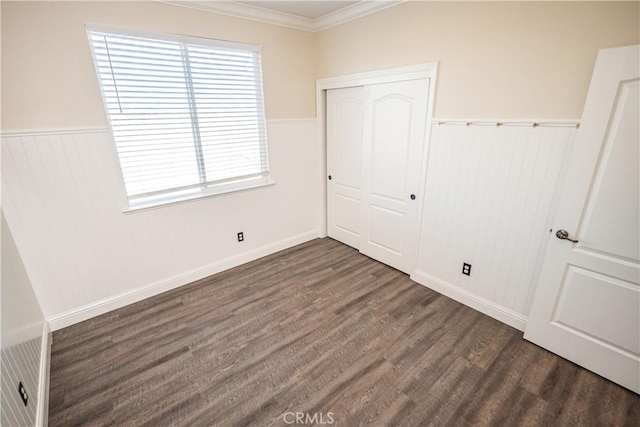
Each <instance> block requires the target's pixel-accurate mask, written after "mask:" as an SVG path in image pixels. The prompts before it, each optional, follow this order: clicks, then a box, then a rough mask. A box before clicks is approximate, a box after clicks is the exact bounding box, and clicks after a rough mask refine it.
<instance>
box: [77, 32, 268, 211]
mask: <svg viewBox="0 0 640 427" xmlns="http://www.w3.org/2000/svg"><path fill="white" fill-rule="evenodd" d="M88 33H89V40H90V44H91V48H92V51H93V57H94V62H95V65H96V72H97V75H98V80H99V82H100V86H101V89H102V95H103V98H104V103H105V109H106V112H107V115H108V118H109V122H110V125H111V129H112V132H113V136H114V139H115V144H116V147H117V151H118V156H119V158H120V166H121V168H122V175H123V178H124V182H125V186H126V193H127V197H128V199H129V200H130V202H131V201H136V200H144V199H149V198H154V197H156V198H157V197H158V196H161V197H166V196H167V195H171V194H177V195H184V194H193V193H194V192H201V191H205V192H206V191H210V190H212V189H214V190H215V188H219V187H220V186H224V185H226V184H231V185H235V187H234V188H242V184H243V183H247V185H252V184H253V185H254V184H255V182H256V180H266V179H268V174H269V168H268V157H267V143H266V130H265V119H264V107H263V97H262V74H261V65H260V52H259V49H257V48H255V47H253V49H247V48H246V47H245V46H243V48H236V47H234V46H233V44H230V43H226V42H220V46H217V45H215V41H209V40H206V42H205V41H204V40H201V39H197V38H187V37H183V36H175V39H158V38H147V37H139V36H137V35H136V36H132V35H126V34H115V33H112V32H104V31H97V30H93V29H92V28H89V29H88ZM212 43H213V44H212ZM230 45H231V46H230Z"/></svg>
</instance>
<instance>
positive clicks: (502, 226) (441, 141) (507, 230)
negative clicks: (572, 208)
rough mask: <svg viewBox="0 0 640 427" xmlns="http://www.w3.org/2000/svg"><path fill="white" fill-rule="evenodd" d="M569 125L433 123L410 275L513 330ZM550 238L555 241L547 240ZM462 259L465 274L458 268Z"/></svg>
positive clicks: (523, 315)
mask: <svg viewBox="0 0 640 427" xmlns="http://www.w3.org/2000/svg"><path fill="white" fill-rule="evenodd" d="M576 132H577V131H576V128H575V127H555V126H544V127H543V126H539V127H532V126H513V125H508V126H501V127H497V126H495V125H493V126H481V125H472V126H465V125H455V124H450V125H447V124H443V125H438V124H436V125H434V127H433V129H432V134H431V141H430V147H429V163H428V167H427V179H426V190H425V194H424V197H423V198H422V200H424V205H423V215H422V225H421V229H420V243H419V249H418V257H417V263H416V271H415V272H414V273H413V274H412V275H411V277H412V278H413V279H414V280H416V281H418V282H419V283H422V284H424V285H426V286H428V287H430V288H433V289H435V290H437V291H438V292H441V293H443V294H445V295H447V296H450V297H452V298H454V299H456V300H459V301H461V302H464V303H465V304H468V305H470V306H472V307H474V308H476V309H478V310H480V311H483V312H485V313H486V314H489V315H491V316H493V317H496V318H498V319H499V320H502V321H503V322H505V323H508V324H510V325H511V326H514V327H516V328H519V329H524V327H525V325H526V321H527V316H528V313H529V308H530V306H531V297H532V296H533V292H534V288H535V283H536V279H537V272H538V263H539V262H540V259H539V256H540V254H541V250H542V249H543V248H544V245H545V243H546V242H547V240H548V239H549V238H550V237H551V235H550V234H549V216H550V213H551V212H552V211H553V203H554V193H555V191H556V187H557V185H558V182H559V180H560V178H561V173H562V164H563V161H564V159H565V157H566V155H567V153H568V152H569V149H570V148H571V146H572V144H573V140H574V138H575V135H576ZM553 238H555V237H553ZM463 263H468V264H471V275H470V276H465V275H463V274H461V270H462V264H463Z"/></svg>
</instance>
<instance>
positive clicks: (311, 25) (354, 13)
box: [156, 0, 406, 32]
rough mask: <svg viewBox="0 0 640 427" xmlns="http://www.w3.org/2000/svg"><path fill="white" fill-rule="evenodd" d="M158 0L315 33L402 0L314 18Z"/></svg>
mask: <svg viewBox="0 0 640 427" xmlns="http://www.w3.org/2000/svg"><path fill="white" fill-rule="evenodd" d="M156 1H158V2H160V3H166V4H170V5H172V6H179V7H188V8H190V9H197V10H202V11H205V12H211V13H218V14H221V15H227V16H234V17H236V18H243V19H248V20H251V21H258V22H264V23H267V24H273V25H279V26H282V27H288V28H294V29H296V30H303V31H310V32H317V31H322V30H325V29H327V28H331V27H334V26H336V25H339V24H343V23H345V22H349V21H353V20H354V19H358V18H361V17H363V16H366V15H369V14H372V13H375V12H379V11H381V10H384V9H387V8H390V7H392V6H397V5H399V4H401V3H404V2H405V1H406V0H376V1H360V2H358V3H356V4H354V5H351V6H347V7H345V8H342V9H339V10H336V11H335V12H331V13H328V14H326V15H324V16H321V17H319V18H317V19H311V18H306V17H304V16H298V15H293V14H290V13H285V12H280V11H277V10H272V9H267V8H264V7H259V6H253V5H249V4H245V3H238V2H235V1H202V0H156Z"/></svg>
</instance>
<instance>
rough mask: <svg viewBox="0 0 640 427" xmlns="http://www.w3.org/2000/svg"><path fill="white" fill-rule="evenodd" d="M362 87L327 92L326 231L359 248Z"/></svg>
mask: <svg viewBox="0 0 640 427" xmlns="http://www.w3.org/2000/svg"><path fill="white" fill-rule="evenodd" d="M363 110H364V87H353V88H344V89H332V90H328V91H327V174H328V175H329V176H331V179H330V180H328V181H327V234H328V235H329V236H330V237H332V238H334V239H336V240H339V241H341V242H343V243H345V244H347V245H349V246H353V247H355V248H359V247H360V234H361V231H360V230H361V228H362V221H361V219H360V216H361V215H362V213H361V197H362V196H361V180H362V123H363Z"/></svg>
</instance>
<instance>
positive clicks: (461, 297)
mask: <svg viewBox="0 0 640 427" xmlns="http://www.w3.org/2000/svg"><path fill="white" fill-rule="evenodd" d="M411 280H413V281H415V282H417V283H419V284H421V285H423V286H425V287H427V288H429V289H433V290H434V291H436V292H439V293H441V294H442V295H445V296H447V297H449V298H451V299H454V300H456V301H458V302H460V303H462V304H464V305H467V306H469V307H471V308H473V309H475V310H478V311H479V312H480V313H484V314H486V315H487V316H491V317H493V318H494V319H496V320H499V321H501V322H503V323H506V324H507V325H509V326H513V327H514V328H516V329H519V330H521V331H524V328H525V327H526V326H527V317H525V316H523V315H522V314H520V313H516V312H515V311H513V310H510V309H508V308H506V307H502V306H501V305H498V304H496V303H494V302H492V301H489V300H487V299H485V298H482V297H480V296H478V295H475V294H472V293H471V292H469V291H466V290H464V289H460V288H458V287H457V286H455V285H453V284H451V283H448V282H445V281H444V280H441V279H438V278H437V277H433V276H431V275H429V274H427V273H425V272H423V271H420V270H416V271H414V272H413V274H412V275H411Z"/></svg>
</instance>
